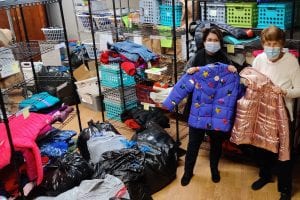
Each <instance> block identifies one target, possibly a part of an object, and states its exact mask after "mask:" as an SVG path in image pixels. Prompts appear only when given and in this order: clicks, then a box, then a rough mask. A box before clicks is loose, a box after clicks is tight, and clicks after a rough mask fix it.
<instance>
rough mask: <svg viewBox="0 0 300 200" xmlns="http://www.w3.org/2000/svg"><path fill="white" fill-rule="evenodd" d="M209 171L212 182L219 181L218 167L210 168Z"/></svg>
mask: <svg viewBox="0 0 300 200" xmlns="http://www.w3.org/2000/svg"><path fill="white" fill-rule="evenodd" d="M210 172H211V180H212V181H213V182H214V183H218V182H220V180H221V177H220V172H219V170H218V168H211V169H210Z"/></svg>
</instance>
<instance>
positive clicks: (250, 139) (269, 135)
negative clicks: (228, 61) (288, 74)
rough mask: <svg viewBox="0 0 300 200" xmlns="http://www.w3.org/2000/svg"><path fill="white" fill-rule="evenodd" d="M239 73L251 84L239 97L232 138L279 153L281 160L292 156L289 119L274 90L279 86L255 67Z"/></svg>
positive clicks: (278, 95)
mask: <svg viewBox="0 0 300 200" xmlns="http://www.w3.org/2000/svg"><path fill="white" fill-rule="evenodd" d="M240 75H241V77H244V78H245V79H247V80H248V81H249V82H250V84H249V85H248V87H247V90H246V94H245V95H244V97H242V98H241V99H240V100H238V103H237V113H236V118H235V122H234V126H233V129H232V133H231V138H230V141H231V142H233V143H235V144H251V145H253V146H256V147H260V148H263V149H266V150H269V151H271V152H274V153H279V160H281V161H285V160H289V159H290V146H289V123H288V121H289V119H288V115H287V112H286V109H285V104H284V101H283V99H282V96H281V95H280V94H279V93H276V92H274V88H275V87H277V86H275V85H274V84H273V83H272V82H271V80H270V79H269V78H268V77H266V76H265V75H263V74H262V73H260V72H258V71H257V70H256V69H254V68H252V67H247V68H245V69H244V70H242V71H241V73H240ZM275 91H276V90H275Z"/></svg>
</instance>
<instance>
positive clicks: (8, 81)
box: [0, 72, 23, 88]
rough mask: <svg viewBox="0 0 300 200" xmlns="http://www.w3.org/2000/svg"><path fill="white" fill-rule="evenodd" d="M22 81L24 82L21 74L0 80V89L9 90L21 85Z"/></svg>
mask: <svg viewBox="0 0 300 200" xmlns="http://www.w3.org/2000/svg"><path fill="white" fill-rule="evenodd" d="M22 81H23V76H22V74H21V73H20V72H19V73H17V74H14V75H12V76H9V77H7V78H4V79H0V87H1V88H9V87H11V86H12V85H13V84H17V83H20V82H22Z"/></svg>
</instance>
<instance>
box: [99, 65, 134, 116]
mask: <svg viewBox="0 0 300 200" xmlns="http://www.w3.org/2000/svg"><path fill="white" fill-rule="evenodd" d="M100 73H101V86H102V87H103V96H104V105H105V111H106V118H108V119H113V120H118V121H121V116H120V115H121V114H122V112H123V111H124V110H125V109H131V108H134V107H136V106H137V97H136V90H135V80H134V77H132V76H129V75H128V74H126V73H125V72H124V71H123V70H120V65H119V63H111V64H107V65H104V64H102V65H101V67H100ZM121 76H122V79H121ZM121 80H123V88H122V87H121V86H122V81H121Z"/></svg>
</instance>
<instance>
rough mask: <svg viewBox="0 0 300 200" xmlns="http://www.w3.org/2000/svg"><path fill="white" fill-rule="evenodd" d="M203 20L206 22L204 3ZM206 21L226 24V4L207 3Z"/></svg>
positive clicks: (202, 9) (202, 4)
mask: <svg viewBox="0 0 300 200" xmlns="http://www.w3.org/2000/svg"><path fill="white" fill-rule="evenodd" d="M200 7H201V19H202V20H204V2H200ZM206 19H207V20H210V21H214V22H219V23H226V7H225V3H222V2H216V3H206Z"/></svg>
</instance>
